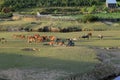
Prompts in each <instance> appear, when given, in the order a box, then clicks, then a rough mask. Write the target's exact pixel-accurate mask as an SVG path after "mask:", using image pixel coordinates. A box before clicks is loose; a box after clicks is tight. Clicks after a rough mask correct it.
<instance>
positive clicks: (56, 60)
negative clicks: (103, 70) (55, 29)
mask: <svg viewBox="0 0 120 80" xmlns="http://www.w3.org/2000/svg"><path fill="white" fill-rule="evenodd" d="M88 32H89V31H87V32H85V31H84V32H72V33H38V32H1V33H0V37H5V38H6V39H7V43H4V44H2V43H0V69H9V68H40V69H48V70H61V71H65V72H72V73H84V72H89V71H90V70H92V69H93V68H94V66H95V65H96V64H97V63H99V61H98V60H97V59H96V52H95V51H94V50H92V49H91V47H116V46H120V42H119V40H120V31H92V33H93V37H92V38H90V40H87V39H86V40H84V39H78V40H77V41H75V46H74V47H65V46H48V45H44V44H45V43H46V42H44V43H31V44H29V43H27V40H26V39H25V40H20V39H13V38H12V35H13V34H24V35H26V36H27V35H33V34H36V33H37V34H40V35H47V36H50V35H54V36H56V37H59V38H63V39H65V38H74V37H76V38H78V37H80V36H82V35H83V34H86V33H88ZM98 34H102V35H104V38H103V40H100V39H98V38H97V35H98ZM66 44H67V42H66ZM24 48H38V49H40V51H23V50H22V49H24Z"/></svg>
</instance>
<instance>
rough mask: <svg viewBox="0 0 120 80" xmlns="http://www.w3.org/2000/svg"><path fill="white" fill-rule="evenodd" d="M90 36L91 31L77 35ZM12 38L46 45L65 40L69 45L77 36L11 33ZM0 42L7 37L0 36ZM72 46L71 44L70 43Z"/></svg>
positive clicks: (60, 42)
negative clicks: (61, 36)
mask: <svg viewBox="0 0 120 80" xmlns="http://www.w3.org/2000/svg"><path fill="white" fill-rule="evenodd" d="M91 37H92V33H87V34H85V35H82V36H80V37H79V39H80V38H83V39H89V38H91ZM13 38H14V39H23V40H24V39H25V40H27V42H28V43H33V42H35V43H39V42H47V44H48V45H54V44H56V45H65V42H66V41H67V42H68V44H66V46H67V45H69V46H71V45H72V44H74V41H75V40H78V38H69V39H62V38H57V37H56V36H41V35H39V34H34V35H28V36H26V35H23V34H13ZM98 38H99V39H103V35H98ZM0 42H1V43H6V42H7V39H6V38H0ZM72 46H73V45H72Z"/></svg>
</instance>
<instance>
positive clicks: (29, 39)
mask: <svg viewBox="0 0 120 80" xmlns="http://www.w3.org/2000/svg"><path fill="white" fill-rule="evenodd" d="M35 41H36V39H35V37H34V36H27V42H28V43H32V42H35Z"/></svg>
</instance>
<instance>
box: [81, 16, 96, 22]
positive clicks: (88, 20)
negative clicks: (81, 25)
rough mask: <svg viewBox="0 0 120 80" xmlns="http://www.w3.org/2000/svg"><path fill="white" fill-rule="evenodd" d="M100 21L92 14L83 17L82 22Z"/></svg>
mask: <svg viewBox="0 0 120 80" xmlns="http://www.w3.org/2000/svg"><path fill="white" fill-rule="evenodd" d="M97 20H98V17H96V16H94V15H92V14H87V15H85V16H83V18H82V21H83V22H85V23H86V22H94V21H97Z"/></svg>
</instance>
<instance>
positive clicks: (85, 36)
mask: <svg viewBox="0 0 120 80" xmlns="http://www.w3.org/2000/svg"><path fill="white" fill-rule="evenodd" d="M79 38H84V39H85V38H87V39H89V35H83V36H81V37H79Z"/></svg>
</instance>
